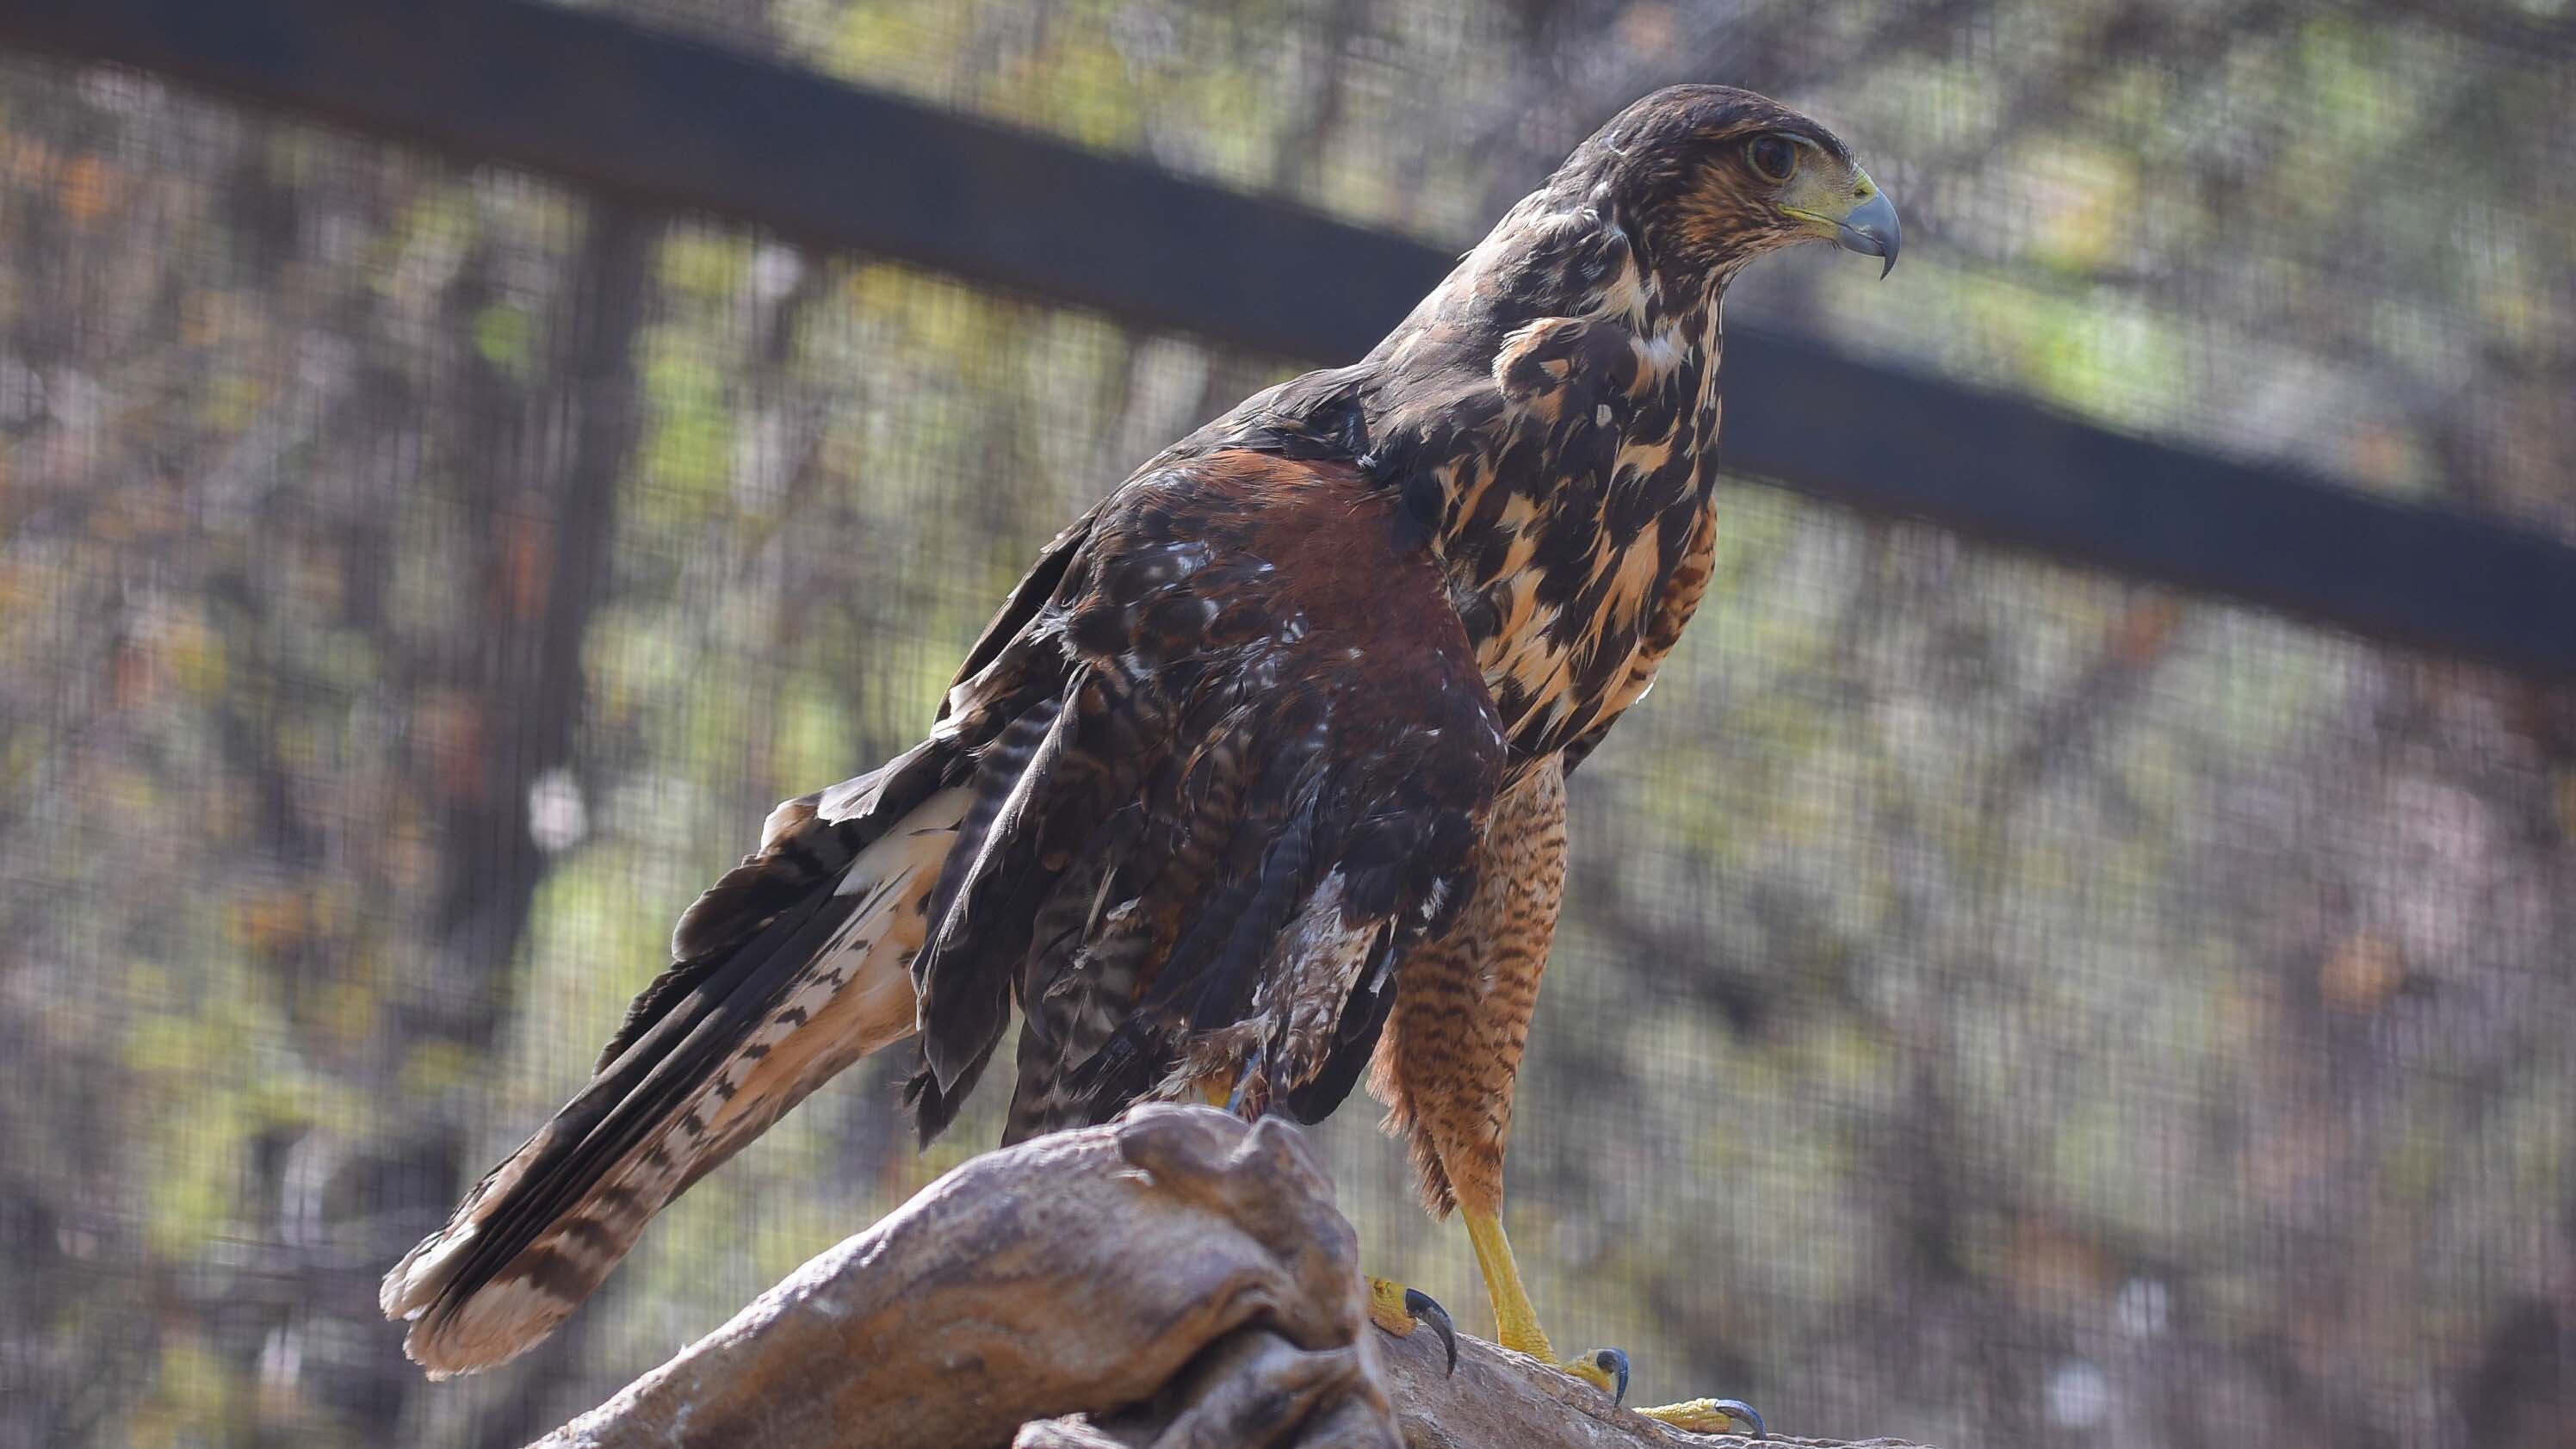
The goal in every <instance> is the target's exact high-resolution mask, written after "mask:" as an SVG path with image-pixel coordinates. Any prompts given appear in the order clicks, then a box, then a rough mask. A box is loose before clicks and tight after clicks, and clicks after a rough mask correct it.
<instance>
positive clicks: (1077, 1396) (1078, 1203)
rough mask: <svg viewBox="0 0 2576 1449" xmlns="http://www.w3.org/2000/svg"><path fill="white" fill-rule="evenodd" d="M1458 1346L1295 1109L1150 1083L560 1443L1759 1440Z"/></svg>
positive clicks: (562, 1436) (952, 1446) (742, 1321)
mask: <svg viewBox="0 0 2576 1449" xmlns="http://www.w3.org/2000/svg"><path fill="white" fill-rule="evenodd" d="M1443 1367H1444V1365H1443V1361H1442V1355H1441V1352H1440V1349H1439V1347H1438V1345H1437V1342H1436V1340H1435V1338H1434V1336H1433V1335H1432V1334H1429V1333H1415V1334H1414V1335H1413V1336H1412V1337H1410V1338H1407V1339H1397V1338H1394V1337H1391V1336H1389V1335H1387V1334H1385V1333H1382V1332H1379V1331H1377V1330H1376V1329H1374V1328H1372V1327H1370V1324H1369V1318H1368V1311H1367V1294H1366V1289H1365V1288H1364V1286H1363V1284H1362V1282H1361V1279H1360V1276H1359V1268H1358V1252H1357V1241H1356V1237H1355V1235H1354V1234H1353V1232H1352V1230H1351V1226H1350V1224H1349V1223H1348V1222H1347V1221H1346V1220H1345V1219H1344V1218H1343V1217H1342V1216H1341V1214H1340V1212H1339V1211H1337V1210H1336V1209H1335V1207H1334V1205H1333V1194H1332V1186H1331V1183H1330V1182H1329V1181H1328V1180H1327V1179H1326V1178H1325V1176H1324V1174H1323V1172H1322V1170H1321V1169H1320V1168H1319V1167H1318V1166H1317V1164H1316V1162H1315V1160H1314V1157H1313V1155H1312V1154H1311V1153H1310V1152H1309V1150H1308V1149H1307V1146H1306V1143H1305V1140H1304V1138H1303V1137H1302V1136H1301V1135H1300V1134H1299V1133H1298V1132H1297V1130H1296V1129H1295V1128H1293V1127H1291V1126H1289V1125H1288V1124H1286V1123H1284V1122H1280V1121H1277V1120H1275V1119H1274V1120H1270V1121H1265V1122H1262V1123H1259V1124H1257V1125H1252V1126H1246V1125H1245V1124H1243V1123H1242V1122H1239V1121H1237V1120H1236V1119H1234V1118H1233V1117H1230V1116H1228V1115H1226V1114H1224V1113H1222V1112H1218V1111H1215V1110H1213V1109H1210V1108H1201V1107H1187V1108H1184V1107H1152V1108H1146V1109H1141V1110H1139V1111H1138V1112H1136V1113H1135V1114H1134V1115H1132V1116H1130V1117H1129V1118H1127V1119H1126V1120H1125V1121H1122V1122H1119V1123H1115V1124H1113V1125H1111V1126H1107V1127H1100V1128H1093V1129H1090V1130H1087V1131H1080V1132H1068V1133H1062V1134H1059V1135H1056V1136H1053V1137H1048V1138H1042V1139H1040V1140H1038V1141H1035V1142H1029V1143H1024V1144H1022V1145H1021V1146H1018V1147H1015V1148H1011V1149H1008V1150H1005V1151H1002V1152H996V1153H992V1154H990V1155H987V1156H985V1157H981V1158H978V1159H976V1160H975V1161H973V1162H970V1163H968V1164H967V1165H966V1166H964V1167H961V1168H959V1169H958V1170H956V1171H955V1172H952V1173H950V1174H949V1175H948V1176H946V1177H944V1178H942V1179H940V1180H939V1181H938V1182H936V1183H934V1184H932V1185H931V1186H930V1187H929V1188H928V1189H926V1190H924V1191H923V1192H922V1193H921V1194H920V1195H919V1196H917V1197H915V1198H914V1199H913V1200H912V1201H911V1202H910V1203H908V1204H906V1205H905V1206H904V1207H903V1208H901V1209H900V1210H898V1211H896V1212H895V1213H894V1214H892V1215H891V1216H889V1217H887V1218H886V1219H885V1220H884V1221H883V1222H881V1223H878V1224H877V1225H876V1226H875V1227H873V1228H870V1229H868V1230H867V1231H866V1232H863V1233H861V1234H859V1235H858V1236H856V1237H853V1238H851V1239H849V1240H847V1241H846V1242H843V1243H842V1244H841V1245H840V1246H838V1247H836V1248H833V1249H832V1250H831V1251H829V1252H827V1253H824V1254H823V1255H821V1256H820V1257H817V1258H815V1259H814V1260H813V1261H811V1262H809V1263H807V1264H806V1265H805V1266H804V1267H803V1268H801V1269H799V1270H797V1272H796V1273H794V1274H793V1275H791V1276H790V1277H789V1278H787V1280H786V1281H784V1282H782V1283H780V1284H779V1285H778V1286H777V1287H775V1288H773V1289H771V1290H770V1291H769V1292H767V1293H765V1294H763V1295H761V1297H760V1298H759V1299H758V1300H756V1301H755V1302H753V1303H752V1304H751V1306H749V1307H748V1308H745V1309H744V1310H743V1311H742V1312H741V1313H739V1314H737V1315H735V1317H734V1319H733V1321H732V1322H730V1323H728V1324H726V1325H725V1326H724V1327H722V1328H720V1329H718V1330H716V1331H715V1332H714V1333H712V1334H709V1335H708V1336H707V1337H705V1338H703V1339H701V1340H699V1341H698V1342H697V1343H695V1344H693V1345H691V1346H690V1347H689V1348H687V1349H685V1350H683V1351H682V1352H681V1353H680V1355H679V1356H678V1357H677V1358H674V1359H672V1360H671V1361H670V1362H669V1363H667V1364H664V1365H663V1366H662V1367H660V1368H658V1369H655V1370H654V1371H653V1372H651V1373H649V1374H646V1375H645V1376H644V1377H643V1378H640V1379H638V1380H636V1381H635V1382H634V1383H633V1384H630V1385H628V1386H627V1388H626V1389H625V1390H623V1391H622V1392H620V1393H619V1394H618V1395H617V1396H616V1397H615V1398H613V1399H611V1400H609V1401H608V1402H607V1403H606V1404H603V1405H601V1406H600V1407H599V1408H597V1409H595V1410H593V1411H591V1412H590V1413H588V1414H585V1415H583V1416H582V1417H581V1418H579V1419H577V1420H575V1421H573V1422H572V1423H570V1424H567V1425H565V1426H564V1427H563V1428H562V1429H559V1430H557V1431H556V1432H555V1433H553V1434H551V1435H549V1436H547V1437H546V1438H545V1439H544V1440H542V1441H540V1445H539V1446H538V1449H630V1446H641V1445H647V1444H649V1445H654V1446H661V1449H669V1446H695V1445H705V1446H717V1445H725V1446H731V1445H740V1444H755V1443H756V1444H760V1445H762V1446H765V1449H826V1446H830V1449H851V1446H868V1449H910V1446H921V1449H977V1446H983V1449H1001V1446H1004V1445H1013V1446H1016V1449H1180V1446H1190V1449H1231V1446H1238V1445H1239V1446H1245V1449H1252V1446H1261V1449H1292V1446H1293V1449H1396V1446H1399V1445H1401V1446H1405V1449H1501V1446H1505V1445H1509V1446H1514V1449H1520V1446H1529V1449H1573V1446H1587V1449H1589V1446H1621V1449H1628V1446H1639V1445H1650V1446H1663V1449H1679V1446H1692V1445H1697V1446H1708V1445H1714V1444H1728V1443H1741V1442H1743V1441H1738V1440H1724V1439H1708V1438H1698V1437H1694V1436H1691V1435H1687V1434H1682V1433H1678V1432H1676V1431H1674V1430H1671V1429H1668V1428H1666V1427H1664V1426H1663V1425H1661V1424H1657V1423H1654V1422H1652V1421H1650V1420H1647V1419H1643V1418H1640V1417H1638V1416H1637V1415H1636V1414H1633V1413H1630V1412H1628V1411H1626V1410H1623V1409H1619V1408H1616V1407H1613V1406H1612V1405H1611V1403H1610V1402H1609V1400H1608V1399H1607V1398H1606V1397H1605V1396H1603V1395H1602V1394H1600V1393H1599V1392H1598V1391H1596V1390H1594V1389H1592V1388H1591V1387H1589V1386H1588V1385H1585V1384H1582V1383H1579V1382H1577V1381H1576V1380H1574V1379H1571V1378H1568V1377H1566V1376H1565V1375H1563V1374H1560V1373H1557V1372H1555V1371H1553V1370H1550V1369H1546V1368H1542V1367H1541V1366H1539V1365H1538V1364H1536V1363H1534V1362H1532V1361H1531V1360H1529V1359H1526V1358H1523V1357H1521V1356H1520V1355H1518V1354H1513V1353H1508V1352H1506V1351H1504V1350H1502V1349H1499V1348H1496V1347H1494V1346H1493V1345H1491V1344H1486V1343H1481V1342H1478V1341H1476V1340H1474V1339H1461V1340H1460V1341H1459V1355H1458V1367H1457V1372H1456V1373H1455V1374H1454V1375H1448V1374H1444V1372H1443ZM1775 1442H1786V1443H1790V1444H1803V1443H1807V1442H1809V1441H1803V1440H1789V1441H1775Z"/></svg>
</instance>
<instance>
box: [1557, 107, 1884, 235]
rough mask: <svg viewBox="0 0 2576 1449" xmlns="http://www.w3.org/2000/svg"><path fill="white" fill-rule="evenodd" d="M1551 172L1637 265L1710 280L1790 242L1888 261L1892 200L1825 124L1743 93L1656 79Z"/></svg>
mask: <svg viewBox="0 0 2576 1449" xmlns="http://www.w3.org/2000/svg"><path fill="white" fill-rule="evenodd" d="M1558 174H1559V176H1560V177H1561V178H1562V177H1579V178H1580V179H1581V182H1582V184H1583V185H1584V186H1585V187H1586V189H1587V190H1588V191H1589V192H1590V193H1591V194H1592V195H1593V196H1596V197H1602V198H1603V199H1605V200H1607V201H1608V202H1609V203H1610V206H1609V208H1608V209H1610V210H1613V211H1614V212H1615V213H1616V214H1617V215H1619V216H1620V217H1622V218H1623V219H1626V220H1627V221H1628V222H1629V224H1630V225H1631V226H1632V228H1633V229H1634V231H1635V232H1636V233H1637V234H1636V235H1634V236H1633V237H1632V241H1633V243H1634V244H1635V245H1636V246H1637V248H1638V251H1639V254H1640V256H1641V258H1642V259H1643V260H1644V261H1645V262H1646V264H1647V265H1648V266H1649V267H1652V268H1654V269H1655V270H1657V271H1659V272H1662V273H1663V274H1665V275H1666V276H1667V277H1672V278H1676V279H1678V278H1679V277H1681V276H1683V275H1689V274H1696V275H1703V276H1709V277H1713V278H1716V279H1720V280H1722V279H1723V278H1725V277H1727V276H1730V275H1732V274H1733V273H1734V271H1735V269H1736V268H1738V267H1741V266H1742V265H1744V263H1746V262H1748V261H1751V260H1752V259H1753V258H1755V257H1757V256H1760V255H1762V254H1763V253H1764V252H1769V251H1775V250H1777V249H1779V248H1781V247H1784V246H1788V245H1789V244H1791V243H1793V242H1802V241H1831V242H1837V243H1840V244H1841V245H1842V246H1844V247H1846V248H1848V249H1850V250H1852V251H1856V252H1862V253H1865V254H1867V255H1869V256H1874V257H1880V258H1883V259H1884V260H1885V266H1883V267H1881V268H1880V272H1879V274H1880V275H1881V276H1885V275H1886V274H1887V271H1888V269H1890V268H1893V267H1894V266H1895V265H1896V248H1897V238H1898V231H1897V225H1896V207H1895V206H1894V205H1893V204H1891V203H1890V202H1889V201H1888V199H1887V197H1886V195H1885V194H1883V193H1882V192H1880V191H1879V189H1878V185H1877V183H1875V182H1873V181H1871V180H1870V179H1869V173H1868V172H1866V171H1863V170H1862V169H1861V168H1860V163H1859V162H1857V161H1854V160H1853V159H1852V154H1851V149H1850V148H1849V147H1847V146H1845V145H1844V144H1843V143H1842V142H1841V141H1840V140H1839V139H1837V138H1836V137H1835V135H1834V133H1833V132H1831V131H1828V130H1826V129H1825V128H1824V127H1822V126H1820V125H1818V124H1816V123H1815V122H1814V121H1811V120H1809V119H1807V118H1806V117H1805V116H1802V115H1800V114H1798V113H1797V112H1796V111H1793V110H1790V109H1789V108H1788V107H1786V106H1783V105H1781V104H1779V103H1778V102H1776V101H1773V100H1770V99H1768V98H1767V97H1763V96H1758V95H1755V94H1754V93H1753V92H1751V91H1739V90H1734V89H1731V88H1729V87H1726V86H1698V85H1692V86H1667V87H1666V88H1664V89H1663V90H1659V91H1657V92H1655V93H1654V94H1653V95H1650V96H1647V97H1646V98H1645V99H1643V100H1641V101H1639V102H1637V103H1636V104H1635V105H1632V106H1630V107H1629V108H1628V109H1626V110H1624V111H1621V112H1620V113H1619V114H1618V115H1617V116H1616V117H1615V118H1613V119H1612V120H1611V122H1610V123H1609V124H1608V125H1606V126H1603V127H1602V128H1601V129H1600V130H1599V131H1598V132H1596V133H1595V134H1594V135H1593V137H1592V139H1590V140H1588V141H1586V142H1584V143H1583V144H1582V145H1581V146H1580V147H1577V148H1576V149H1575V152H1574V154H1573V155H1572V156H1570V157H1568V158H1566V164H1565V169H1564V170H1563V171H1561V172H1559V173H1558Z"/></svg>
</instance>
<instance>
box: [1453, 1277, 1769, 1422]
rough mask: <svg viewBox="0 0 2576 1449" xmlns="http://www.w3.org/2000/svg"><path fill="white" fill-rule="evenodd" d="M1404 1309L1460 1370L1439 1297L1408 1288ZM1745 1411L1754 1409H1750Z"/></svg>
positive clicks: (1455, 1335)
mask: <svg viewBox="0 0 2576 1449" xmlns="http://www.w3.org/2000/svg"><path fill="white" fill-rule="evenodd" d="M1404 1311H1405V1312H1407V1313H1410V1314H1412V1315H1413V1321H1414V1322H1416V1323H1422V1324H1428V1325H1429V1326H1430V1328H1431V1331H1432V1332H1433V1333H1436V1334H1439V1335H1440V1346H1441V1347H1442V1348H1444V1349H1447V1350H1448V1351H1449V1372H1451V1373H1453V1374H1454V1373H1456V1372H1457V1371H1458V1325H1456V1324H1454V1323H1451V1322H1450V1321H1449V1310H1448V1309H1446V1308H1443V1307H1441V1306H1440V1300H1439V1299H1437V1298H1434V1297H1432V1296H1431V1295H1430V1294H1428V1293H1425V1292H1423V1291H1422V1290H1421V1289H1419V1288H1407V1289H1405V1290H1404ZM1745 1412H1747V1413H1751V1412H1752V1411H1751V1410H1750V1409H1748V1410H1746V1411H1745ZM1755 1422H1756V1423H1759V1422H1760V1421H1759V1420H1756V1421H1755ZM1753 1437H1755V1438H1757V1439H1758V1438H1760V1437H1762V1436H1761V1435H1759V1434H1756V1435H1754V1436H1753Z"/></svg>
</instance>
